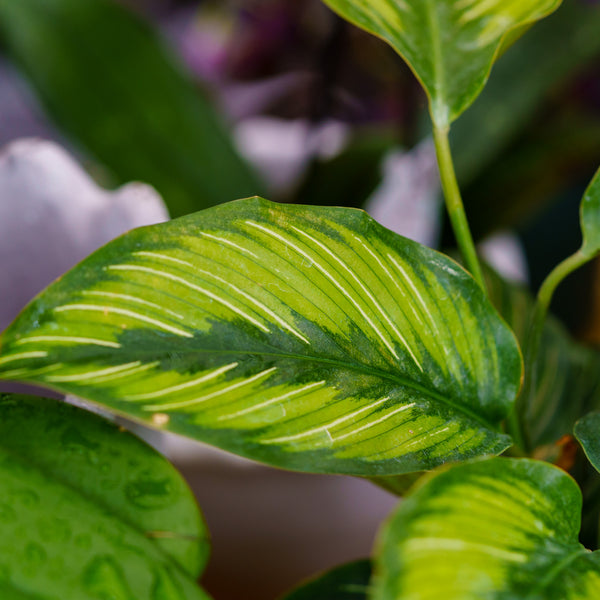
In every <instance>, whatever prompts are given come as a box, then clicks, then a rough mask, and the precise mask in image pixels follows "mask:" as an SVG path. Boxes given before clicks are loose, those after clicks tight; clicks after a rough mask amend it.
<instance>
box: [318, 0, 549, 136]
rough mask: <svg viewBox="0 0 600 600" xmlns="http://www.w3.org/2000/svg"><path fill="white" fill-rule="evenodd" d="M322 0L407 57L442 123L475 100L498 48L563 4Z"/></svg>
mask: <svg viewBox="0 0 600 600" xmlns="http://www.w3.org/2000/svg"><path fill="white" fill-rule="evenodd" d="M324 2H325V3H326V4H327V5H329V6H330V7H331V8H332V9H333V10H335V11H336V12H338V13H339V14H340V15H341V16H342V17H344V18H345V19H347V20H348V21H351V22H352V23H354V24H355V25H358V26H359V27H362V28H363V29H366V30H367V31H369V32H371V33H373V34H375V35H377V36H378V37H380V38H382V39H384V40H385V41H386V42H388V43H389V44H391V46H392V47H393V48H394V49H395V50H396V51H397V52H398V53H399V54H400V55H401V56H402V57H403V58H404V59H405V60H406V62H407V63H408V64H409V66H410V67H411V69H412V70H413V71H414V73H415V75H416V76H417V77H418V78H419V80H420V81H421V83H422V85H423V87H424V88H425V91H426V92H427V95H428V96H429V100H430V103H431V115H432V118H433V121H434V123H435V124H436V126H437V127H439V128H440V129H443V128H445V127H447V126H448V125H449V124H450V123H451V122H452V121H454V120H455V119H456V118H458V117H459V116H460V114H461V113H462V112H463V111H464V110H465V109H466V108H468V107H469V105H470V104H471V103H472V102H473V100H475V98H476V97H477V96H478V94H479V93H480V92H481V90H482V88H483V86H484V85H485V82H486V79H487V77H488V75H489V72H490V69H491V67H492V64H493V62H494V59H495V57H496V55H497V54H498V52H499V51H500V49H501V48H504V47H505V46H506V45H507V44H508V42H509V41H512V40H514V39H515V37H516V36H517V32H518V31H523V28H524V27H526V26H527V25H528V24H530V23H533V22H534V21H537V20H538V19H541V18H542V17H544V16H546V15H547V14H549V13H550V12H552V11H553V10H555V9H556V8H558V6H559V5H560V0H485V1H484V0H459V1H457V0H369V1H367V0H324ZM532 68H534V67H533V65H532Z"/></svg>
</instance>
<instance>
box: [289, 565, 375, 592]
mask: <svg viewBox="0 0 600 600" xmlns="http://www.w3.org/2000/svg"><path fill="white" fill-rule="evenodd" d="M370 579H371V562H370V561H368V560H358V561H356V562H352V563H348V564H347V565H342V566H341V567H337V568H335V569H332V570H331V571H328V572H327V573H324V574H323V575H321V576H319V577H316V578H315V579H313V580H312V581H309V582H308V583H305V584H304V585H301V586H300V587H298V588H296V589H295V590H293V591H292V592H290V593H289V594H286V595H285V596H283V597H282V598H281V600H367V597H368V596H367V594H368V592H369V580H370Z"/></svg>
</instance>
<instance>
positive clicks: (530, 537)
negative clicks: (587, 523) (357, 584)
mask: <svg viewBox="0 0 600 600" xmlns="http://www.w3.org/2000/svg"><path fill="white" fill-rule="evenodd" d="M580 519H581V492H580V491H579V488H578V487H577V484H576V483H575V482H574V481H573V480H572V479H571V478H570V477H569V476H568V475H567V474H566V473H564V471H561V470H560V469H558V468H556V467H553V466H551V465H549V464H547V463H542V462H538V461H533V460H525V459H522V460H517V459H505V458H495V459H492V460H489V461H478V462H474V463H470V464H464V465H459V466H457V467H454V468H452V469H450V470H447V471H443V472H441V473H439V474H437V475H434V476H433V477H430V478H429V479H428V480H427V482H426V483H425V484H424V485H422V486H417V489H416V490H415V491H414V492H413V493H412V494H411V495H410V496H409V497H408V498H406V499H405V500H404V501H403V502H402V503H401V505H400V507H399V510H398V511H397V513H396V514H395V516H394V517H392V519H391V521H390V522H389V523H388V525H387V526H386V528H385V530H384V532H383V536H382V539H381V544H380V552H379V554H380V555H379V558H378V560H377V562H376V565H375V572H376V574H377V575H376V577H375V579H374V585H375V591H374V593H373V596H372V597H373V599H374V600H397V599H398V598H411V600H413V599H414V600H420V599H425V598H444V599H447V600H480V599H481V598H486V599H487V600H496V599H498V600H500V599H506V598H511V599H512V600H520V599H523V600H525V599H527V600H555V599H556V600H570V599H575V598H577V599H589V600H592V599H595V598H597V597H598V596H599V595H600V553H598V552H594V553H592V552H590V551H588V550H586V549H585V548H584V547H583V546H582V545H581V544H579V542H578V533H579V527H580Z"/></svg>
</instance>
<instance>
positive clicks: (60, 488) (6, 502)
mask: <svg viewBox="0 0 600 600" xmlns="http://www.w3.org/2000/svg"><path fill="white" fill-rule="evenodd" d="M0 489H2V496H1V498H0V597H2V598H3V599H4V598H8V599H10V598H35V599H36V600H37V599H39V600H46V599H48V600H54V599H55V598H61V600H88V599H89V600H98V599H99V598H106V599H108V598H111V599H113V598H114V599H118V600H146V599H147V600H159V599H163V598H164V599H165V600H167V599H168V600H191V599H199V600H202V599H204V600H205V599H206V598H208V596H206V594H205V593H204V592H202V590H200V589H199V588H198V587H197V586H196V585H195V583H194V580H195V578H196V577H197V576H198V574H199V573H200V571H201V570H202V568H203V566H204V563H205V561H206V556H207V550H208V546H207V537H206V530H205V528H204V525H203V523H202V520H201V517H200V514H199V513H198V509H197V507H196V504H195V502H194V499H193V496H192V494H191V492H190V491H189V489H188V488H187V486H186V484H185V482H184V481H183V479H182V478H181V476H180V475H179V474H178V473H177V472H176V471H175V469H174V468H173V467H172V466H171V465H170V464H169V463H168V461H166V460H165V459H164V458H163V457H162V456H160V455H159V454H158V453H157V452H155V451H154V450H152V449H151V448H150V447H148V446H146V444H144V443H143V442H141V441H140V440H138V439H137V438H135V437H134V436H133V435H131V434H130V433H127V432H125V431H122V430H120V429H119V428H118V427H117V426H116V425H114V424H112V423H109V422H107V421H105V420H104V419H102V418H100V417H98V416H97V415H94V414H91V413H87V412H85V411H83V410H81V409H78V408H75V407H73V406H70V405H66V404H64V403H60V402H57V401H55V400H49V399H45V398H33V397H28V396H16V395H15V396H10V395H2V396H0Z"/></svg>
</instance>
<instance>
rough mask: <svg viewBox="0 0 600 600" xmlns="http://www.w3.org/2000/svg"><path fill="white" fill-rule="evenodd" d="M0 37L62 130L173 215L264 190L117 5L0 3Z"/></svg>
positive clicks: (151, 40)
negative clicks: (145, 187) (154, 195)
mask: <svg viewBox="0 0 600 600" xmlns="http://www.w3.org/2000/svg"><path fill="white" fill-rule="evenodd" d="M0 39H1V41H2V42H3V46H4V48H5V49H6V50H7V51H8V54H9V55H10V56H11V57H12V58H13V59H14V60H15V61H16V62H17V63H18V64H19V65H20V66H21V67H22V68H23V70H24V71H25V73H26V74H27V76H28V77H29V78H30V79H31V81H32V83H33V84H34V86H35V88H36V89H37V91H38V93H39V94H40V97H41V98H42V100H43V101H44V103H45V105H46V106H47V108H48V110H49V111H50V113H51V115H52V116H53V117H54V118H55V119H56V121H57V122H58V124H59V125H60V126H61V127H63V128H64V130H65V131H66V133H68V134H69V135H71V136H72V137H73V138H74V139H75V140H76V141H77V142H79V143H81V144H82V145H83V146H85V147H86V148H87V149H88V150H89V151H90V152H91V153H92V154H93V155H94V156H95V157H96V158H97V159H99V160H100V161H101V162H102V163H104V165H106V166H107V167H109V169H110V170H111V171H112V172H113V173H114V174H115V175H116V176H117V178H118V179H119V180H120V181H122V182H126V181H131V180H136V179H138V180H141V181H145V182H148V183H150V184H152V185H153V186H154V187H156V189H157V190H158V191H159V192H160V193H161V195H162V196H163V198H164V199H165V202H166V203H167V206H168V207H169V210H170V212H171V216H179V215H183V214H187V213H190V212H193V211H195V210H199V209H201V208H206V207H207V206H212V205H214V204H218V203H221V202H225V201H226V200H230V199H231V198H239V197H241V196H248V195H250V194H256V193H259V192H260V191H261V189H262V186H261V184H260V183H259V182H258V180H257V178H256V176H255V175H254V173H253V172H252V171H251V170H250V168H249V167H248V165H247V164H246V163H245V162H244V161H243V160H242V159H241V158H240V157H239V156H238V154H237V153H236V152H235V150H234V147H233V144H232V142H231V140H230V137H229V136H228V133H227V130H226V128H225V126H224V124H223V123H222V122H221V116H220V115H219V114H217V112H216V111H215V109H214V108H213V107H212V106H211V105H210V103H209V101H208V100H207V98H205V97H204V96H203V95H202V94H201V93H199V92H198V90H196V89H194V86H193V84H192V83H191V81H189V80H188V78H187V77H186V76H185V75H184V74H183V73H182V72H181V70H180V69H179V68H178V67H177V66H176V65H175V61H174V60H173V59H172V57H171V56H169V53H168V52H167V51H166V49H165V48H164V46H163V44H161V43H160V42H159V39H158V36H157V35H156V33H155V32H154V31H152V30H151V28H150V27H149V26H148V25H147V24H145V23H143V22H142V21H141V20H140V19H139V18H136V17H134V15H133V14H132V13H130V12H129V11H127V10H126V9H125V8H123V7H122V6H120V5H119V4H117V3H116V2H115V1H114V0H85V2H81V1H80V0H19V1H18V2H14V0H0Z"/></svg>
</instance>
